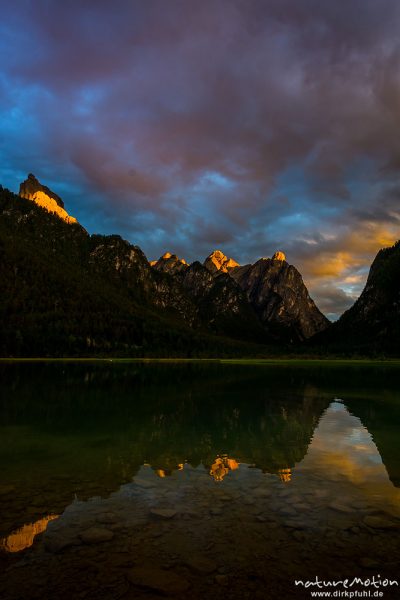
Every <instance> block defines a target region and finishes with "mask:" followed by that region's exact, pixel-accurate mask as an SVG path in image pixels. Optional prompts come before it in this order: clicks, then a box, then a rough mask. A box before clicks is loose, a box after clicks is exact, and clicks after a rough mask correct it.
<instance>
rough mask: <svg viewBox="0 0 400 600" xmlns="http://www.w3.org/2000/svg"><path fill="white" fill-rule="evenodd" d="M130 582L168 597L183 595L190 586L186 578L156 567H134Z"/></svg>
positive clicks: (130, 573)
mask: <svg viewBox="0 0 400 600" xmlns="http://www.w3.org/2000/svg"><path fill="white" fill-rule="evenodd" d="M128 580H129V581H130V582H131V583H132V584H133V585H136V586H138V587H141V588H144V589H148V590H152V591H155V592H158V593H159V594H165V595H167V596H175V595H176V594H183V593H184V592H186V591H187V590H188V589H189V585H190V584H189V582H188V581H187V580H186V579H185V578H184V577H182V576H179V575H176V574H175V573H172V572H171V571H165V570H163V569H158V568H154V567H140V566H138V567H134V568H133V569H132V570H131V571H129V573H128Z"/></svg>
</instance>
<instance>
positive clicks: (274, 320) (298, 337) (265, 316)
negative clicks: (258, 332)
mask: <svg viewBox="0 0 400 600" xmlns="http://www.w3.org/2000/svg"><path fill="white" fill-rule="evenodd" d="M204 266H205V267H206V268H207V269H209V271H210V272H211V273H212V274H214V275H216V274H218V273H220V271H221V270H224V271H226V272H227V273H228V275H229V276H230V277H231V278H232V279H233V280H234V281H236V283H237V284H238V285H239V286H240V288H241V289H242V290H243V291H244V292H245V293H246V295H247V298H248V301H249V302H250V304H251V306H252V307H253V308H254V310H255V311H256V313H257V315H258V317H259V319H260V321H261V323H262V324H263V326H264V328H265V330H266V331H268V333H269V334H271V335H273V336H274V337H276V339H279V340H285V341H302V340H305V339H307V338H309V337H311V336H312V335H314V334H315V333H317V332H319V331H322V330H323V329H325V328H326V327H328V325H329V321H328V319H327V318H326V317H325V316H324V315H323V314H322V313H321V312H320V311H319V310H318V308H317V307H316V305H315V303H314V301H313V300H312V299H311V298H310V296H309V294H308V291H307V288H306V286H305V285H304V282H303V280H302V277H301V275H300V273H299V272H298V270H297V269H296V268H295V267H294V266H293V265H289V264H288V263H287V262H286V256H285V254H284V253H283V252H282V251H280V250H279V251H277V252H275V254H274V255H273V256H272V258H261V259H260V260H259V261H257V262H256V263H254V264H253V265H245V266H239V264H238V263H237V262H236V261H234V260H233V259H228V258H227V257H226V256H225V255H224V254H223V253H222V252H221V251H219V250H215V251H214V252H212V253H211V254H210V256H208V257H207V258H206V260H205V261H204Z"/></svg>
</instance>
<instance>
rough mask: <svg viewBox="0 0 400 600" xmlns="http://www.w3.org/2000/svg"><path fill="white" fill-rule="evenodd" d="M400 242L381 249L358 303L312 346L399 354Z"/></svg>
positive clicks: (317, 338) (313, 341)
mask: <svg viewBox="0 0 400 600" xmlns="http://www.w3.org/2000/svg"><path fill="white" fill-rule="evenodd" d="M399 339H400V241H398V242H396V244H394V246H392V247H390V248H384V249H382V250H380V251H379V252H378V254H377V256H376V257H375V260H374V261H373V263H372V265H371V268H370V272H369V275H368V279H367V283H366V285H365V287H364V290H363V292H362V293H361V295H360V297H359V298H358V300H357V301H356V302H355V304H354V305H353V306H352V307H351V308H350V309H349V310H347V311H346V312H345V313H344V314H343V315H342V316H341V317H340V319H339V320H338V321H337V322H336V323H333V324H332V326H331V327H330V328H329V329H328V330H327V331H326V332H323V333H322V334H320V335H317V336H315V337H314V338H313V339H312V340H310V343H312V344H314V345H321V346H322V347H325V348H328V349H331V350H333V351H340V352H341V351H346V350H347V351H353V352H361V353H365V352H368V353H371V352H372V353H373V352H382V351H384V352H388V353H390V354H398V353H399V347H400V343H399Z"/></svg>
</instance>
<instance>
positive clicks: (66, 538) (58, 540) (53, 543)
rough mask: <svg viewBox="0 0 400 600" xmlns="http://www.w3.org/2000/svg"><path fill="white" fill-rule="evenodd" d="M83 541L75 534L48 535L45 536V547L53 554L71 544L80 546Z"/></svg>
mask: <svg viewBox="0 0 400 600" xmlns="http://www.w3.org/2000/svg"><path fill="white" fill-rule="evenodd" d="M81 543H82V542H81V540H80V539H79V538H77V537H76V536H73V535H59V534H56V535H46V536H45V538H44V547H45V549H46V550H47V551H48V552H52V553H53V554H57V553H58V552H61V551H62V550H64V548H69V547H70V546H79V544H81Z"/></svg>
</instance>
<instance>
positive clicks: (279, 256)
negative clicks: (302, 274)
mask: <svg viewBox="0 0 400 600" xmlns="http://www.w3.org/2000/svg"><path fill="white" fill-rule="evenodd" d="M272 260H286V254H285V253H284V252H281V251H280V250H277V252H275V254H274V255H273V256H272Z"/></svg>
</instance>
